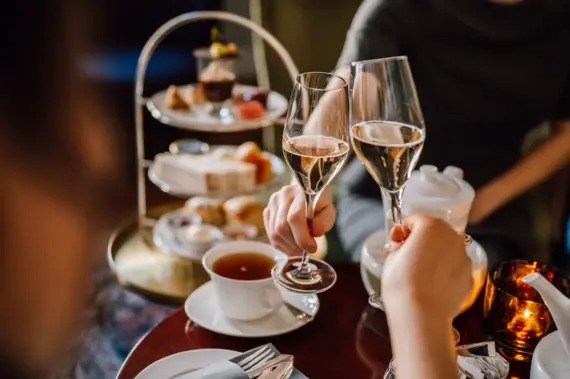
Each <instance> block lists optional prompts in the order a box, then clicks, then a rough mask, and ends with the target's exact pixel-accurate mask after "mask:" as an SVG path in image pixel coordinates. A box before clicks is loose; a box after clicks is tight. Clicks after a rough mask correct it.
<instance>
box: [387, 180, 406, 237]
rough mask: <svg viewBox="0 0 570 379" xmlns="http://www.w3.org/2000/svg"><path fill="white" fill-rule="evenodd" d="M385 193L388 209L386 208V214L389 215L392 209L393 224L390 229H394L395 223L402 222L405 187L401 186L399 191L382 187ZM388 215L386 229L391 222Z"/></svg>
mask: <svg viewBox="0 0 570 379" xmlns="http://www.w3.org/2000/svg"><path fill="white" fill-rule="evenodd" d="M382 192H383V193H384V197H385V200H386V201H387V203H388V204H386V205H387V209H386V216H387V215H388V209H390V213H391V214H392V220H390V221H391V223H392V224H393V225H391V226H390V228H389V229H392V227H393V226H394V225H397V224H401V223H402V195H403V194H404V188H400V189H399V190H397V191H387V190H384V189H382ZM388 221H389V220H388V217H386V229H387V230H389V229H388V226H389V222H388Z"/></svg>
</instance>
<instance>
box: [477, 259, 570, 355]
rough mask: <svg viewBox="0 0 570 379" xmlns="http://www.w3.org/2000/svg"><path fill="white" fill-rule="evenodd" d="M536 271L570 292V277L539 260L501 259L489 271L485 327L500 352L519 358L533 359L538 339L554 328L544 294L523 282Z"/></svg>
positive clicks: (559, 287) (485, 302)
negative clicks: (541, 294)
mask: <svg viewBox="0 0 570 379" xmlns="http://www.w3.org/2000/svg"><path fill="white" fill-rule="evenodd" d="M533 272H538V273H541V274H542V275H544V277H546V279H548V280H549V281H550V282H551V283H553V284H554V286H556V288H558V289H559V290H561V291H562V292H563V293H564V294H565V295H567V296H568V295H570V277H568V275H566V274H564V273H562V272H560V271H558V270H556V269H553V268H549V267H547V266H546V265H544V264H542V263H540V262H538V261H530V262H529V261H525V260H511V261H506V262H501V263H499V264H497V265H495V267H493V269H492V270H491V271H490V272H489V277H488V280H487V284H486V287H485V299H484V305H483V313H484V324H485V327H486V328H487V331H488V333H489V334H490V335H491V337H492V338H493V339H494V340H495V341H496V342H497V349H498V350H499V351H500V352H501V354H503V355H504V356H505V357H507V358H509V359H513V360H517V361H530V359H531V357H532V353H533V351H534V349H535V347H536V345H537V344H538V342H539V341H540V340H541V339H542V338H543V337H544V336H545V335H547V334H548V333H549V332H550V331H551V330H552V329H554V328H555V326H554V323H553V321H552V316H551V315H550V312H549V311H548V308H547V307H546V304H545V303H544V301H543V300H542V297H540V295H539V294H538V292H537V291H536V290H535V289H534V288H532V287H531V286H529V285H527V284H526V283H524V282H523V281H522V278H524V277H525V276H526V275H528V274H531V273H533Z"/></svg>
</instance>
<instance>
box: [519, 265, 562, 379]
mask: <svg viewBox="0 0 570 379" xmlns="http://www.w3.org/2000/svg"><path fill="white" fill-rule="evenodd" d="M523 282H525V283H527V284H529V285H531V286H533V287H534V288H535V289H536V290H537V291H538V293H540V296H542V298H543V299H544V302H545V303H546V306H548V310H549V311H550V314H552V318H553V319H554V322H555V323H556V327H557V328H558V330H557V331H555V332H552V333H550V334H549V335H547V336H546V337H544V338H543V339H542V340H540V342H539V343H538V346H537V347H536V349H535V350H534V354H533V356H532V367H531V371H530V379H568V378H570V299H568V298H567V297H566V296H564V294H563V293H562V292H560V291H559V290H558V289H557V288H556V287H554V285H552V283H550V282H549V281H548V280H546V278H545V277H544V276H542V275H541V274H539V273H537V272H535V273H532V274H530V275H527V276H525V277H524V278H523Z"/></svg>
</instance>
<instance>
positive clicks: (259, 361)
mask: <svg viewBox="0 0 570 379" xmlns="http://www.w3.org/2000/svg"><path fill="white" fill-rule="evenodd" d="M273 357H275V352H274V351H273V350H272V349H271V348H270V347H269V346H263V347H262V348H260V349H259V350H257V351H256V352H254V353H252V354H250V355H248V356H247V357H245V358H243V359H242V360H240V361H239V362H236V364H237V365H238V366H239V367H240V368H241V369H242V370H243V371H244V372H245V373H246V374H248V373H249V372H250V371H252V370H257V369H259V368H260V367H265V366H264V365H265V364H266V363H267V362H268V361H269V360H271V359H272V358H273ZM194 371H196V370H190V371H184V372H181V373H179V374H178V375H176V376H174V377H172V378H171V379H183V378H184V377H185V376H186V375H188V374H191V373H193V372H194Z"/></svg>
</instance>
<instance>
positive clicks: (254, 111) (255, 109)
mask: <svg viewBox="0 0 570 379" xmlns="http://www.w3.org/2000/svg"><path fill="white" fill-rule="evenodd" d="M238 112H239V117H240V118H241V119H243V120H252V119H256V118H260V117H263V114H264V113H265V110H264V108H263V105H262V104H261V103H260V102H259V101H246V102H245V103H241V104H239V105H238Z"/></svg>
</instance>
